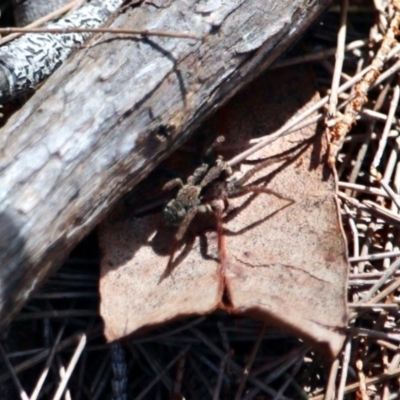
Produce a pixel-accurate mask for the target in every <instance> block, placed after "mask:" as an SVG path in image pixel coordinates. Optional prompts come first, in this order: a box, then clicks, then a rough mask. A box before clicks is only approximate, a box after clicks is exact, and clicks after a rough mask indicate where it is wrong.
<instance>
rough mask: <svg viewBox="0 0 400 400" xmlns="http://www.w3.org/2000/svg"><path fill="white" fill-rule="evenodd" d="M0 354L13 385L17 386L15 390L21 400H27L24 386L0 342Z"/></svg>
mask: <svg viewBox="0 0 400 400" xmlns="http://www.w3.org/2000/svg"><path fill="white" fill-rule="evenodd" d="M0 354H1V357H2V359H3V362H4V364H5V366H6V367H7V369H8V372H9V373H10V375H11V378H12V380H13V381H14V384H15V386H16V387H17V390H18V392H19V395H20V398H21V400H29V397H28V395H27V394H26V392H25V390H24V388H23V387H22V385H21V382H20V381H19V379H18V377H17V374H16V371H15V370H14V368H13V366H12V365H11V363H10V361H9V359H8V357H7V354H6V352H5V351H4V348H3V345H2V344H1V343H0Z"/></svg>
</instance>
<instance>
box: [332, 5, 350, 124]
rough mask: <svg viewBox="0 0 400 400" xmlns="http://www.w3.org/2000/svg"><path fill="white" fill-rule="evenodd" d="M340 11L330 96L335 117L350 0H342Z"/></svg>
mask: <svg viewBox="0 0 400 400" xmlns="http://www.w3.org/2000/svg"><path fill="white" fill-rule="evenodd" d="M340 7H341V12H340V28H339V32H338V37H337V50H336V55H335V57H336V62H335V70H334V72H333V78H332V86H331V94H330V96H329V108H328V113H329V116H331V117H334V116H335V115H336V106H337V103H338V88H339V84H340V76H341V74H342V69H343V61H344V49H345V45H346V32H347V10H348V8H349V1H348V0H342V2H341V5H340Z"/></svg>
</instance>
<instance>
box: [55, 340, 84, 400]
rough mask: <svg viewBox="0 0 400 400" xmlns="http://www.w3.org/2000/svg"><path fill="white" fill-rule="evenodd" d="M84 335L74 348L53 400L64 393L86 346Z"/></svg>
mask: <svg viewBox="0 0 400 400" xmlns="http://www.w3.org/2000/svg"><path fill="white" fill-rule="evenodd" d="M86 339H87V337H86V334H82V336H81V338H80V340H79V343H78V346H77V347H76V350H75V352H74V354H73V356H72V358H71V361H70V362H69V364H68V368H67V370H66V372H65V376H64V377H63V380H62V381H61V382H60V385H59V386H58V389H57V392H56V394H55V395H54V397H53V400H60V399H61V396H62V395H63V393H64V390H65V388H66V387H67V383H68V381H69V378H70V377H71V374H72V372H73V370H74V368H75V365H76V364H77V362H78V360H79V357H80V356H81V354H82V351H83V349H84V348H85V346H86Z"/></svg>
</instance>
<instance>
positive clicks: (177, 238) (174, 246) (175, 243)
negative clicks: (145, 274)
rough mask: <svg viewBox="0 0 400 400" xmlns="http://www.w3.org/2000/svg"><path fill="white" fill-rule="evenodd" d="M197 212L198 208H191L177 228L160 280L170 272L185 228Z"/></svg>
mask: <svg viewBox="0 0 400 400" xmlns="http://www.w3.org/2000/svg"><path fill="white" fill-rule="evenodd" d="M197 211H198V207H193V208H191V209H190V210H189V211H188V213H187V214H186V216H185V218H184V220H183V221H182V223H181V225H180V226H179V229H178V232H177V233H176V234H175V238H174V241H173V244H172V249H171V253H170V256H169V259H168V264H167V268H166V269H165V271H164V273H163V274H162V276H161V280H162V279H164V278H165V277H167V276H168V275H169V274H170V273H171V271H172V263H173V261H174V256H175V252H176V250H177V248H178V244H179V242H180V241H181V240H182V238H183V236H184V235H185V233H186V231H187V228H188V227H189V224H190V222H192V220H193V218H194V217H195V216H196V214H197Z"/></svg>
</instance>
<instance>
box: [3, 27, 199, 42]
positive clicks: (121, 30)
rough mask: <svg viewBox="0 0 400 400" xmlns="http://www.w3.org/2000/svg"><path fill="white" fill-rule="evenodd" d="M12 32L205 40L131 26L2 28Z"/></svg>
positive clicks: (187, 34) (194, 36) (195, 36)
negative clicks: (108, 34)
mask: <svg viewBox="0 0 400 400" xmlns="http://www.w3.org/2000/svg"><path fill="white" fill-rule="evenodd" d="M10 33H55V34H63V35H65V34H68V33H112V34H123V35H139V36H161V37H170V38H179V39H197V40H203V37H202V36H199V35H195V34H193V33H189V32H169V31H157V30H148V29H143V30H141V29H129V28H29V29H27V28H11V27H7V28H0V34H2V35H8V34H10Z"/></svg>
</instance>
